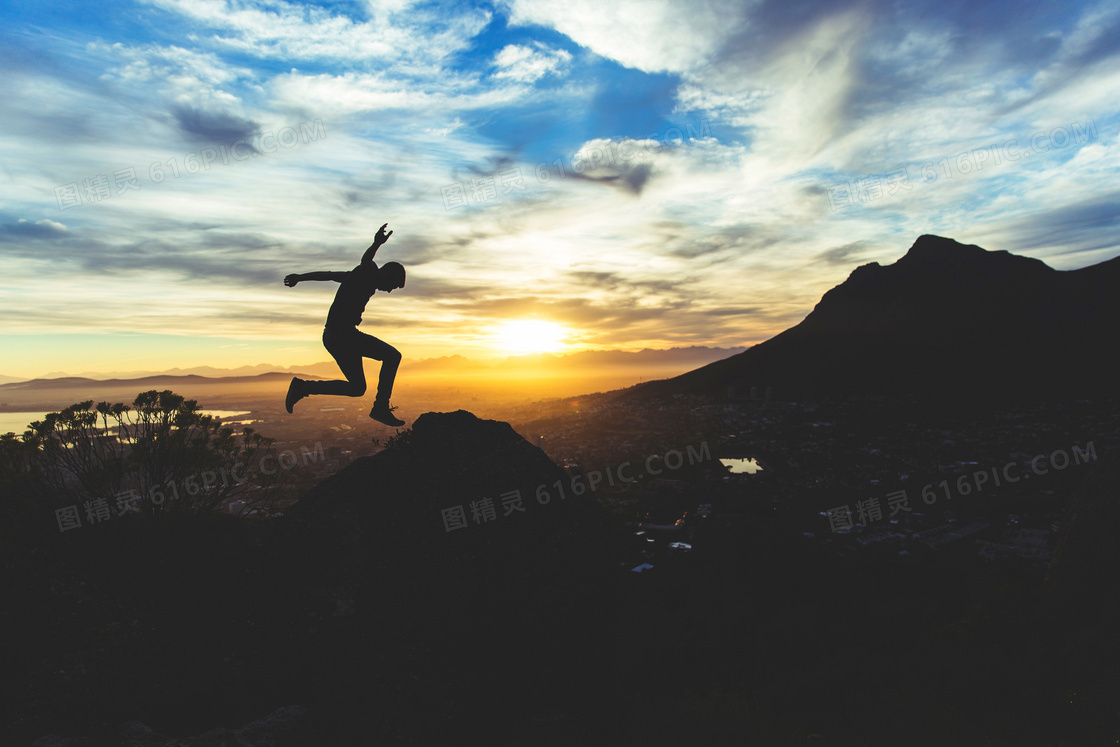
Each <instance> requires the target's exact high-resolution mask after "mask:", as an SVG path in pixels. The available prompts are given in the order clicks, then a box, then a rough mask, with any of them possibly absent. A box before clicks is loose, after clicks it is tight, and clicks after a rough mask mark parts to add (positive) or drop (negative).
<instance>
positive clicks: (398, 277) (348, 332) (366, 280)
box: [284, 223, 404, 425]
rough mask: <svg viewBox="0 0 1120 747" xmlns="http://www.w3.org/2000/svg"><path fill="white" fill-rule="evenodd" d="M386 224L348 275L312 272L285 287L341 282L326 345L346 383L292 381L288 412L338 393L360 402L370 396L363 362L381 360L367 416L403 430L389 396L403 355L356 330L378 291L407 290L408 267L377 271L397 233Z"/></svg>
mask: <svg viewBox="0 0 1120 747" xmlns="http://www.w3.org/2000/svg"><path fill="white" fill-rule="evenodd" d="M388 225H389V224H388V223H386V224H385V225H384V226H382V227H381V228H380V229H378V231H377V236H375V237H374V239H373V243H372V244H370V247H369V249H366V253H365V254H363V255H362V262H361V264H359V265H358V266H357V267H355V268H354V269H353V270H350V272H308V273H305V274H303V275H288V276H287V277H286V278H284V285H286V286H288V287H289V288H291V287H294V286H295V284H296V283H298V282H300V281H301V280H334V281H335V282H337V283H341V285H339V287H338V292H337V293H335V295H334V303H332V304H331V309H330V311H329V312H327V324H326V326H325V327H324V329H323V346H324V347H326V349H327V352H328V353H330V354H331V357H333V358H334V360H335V362H336V363H337V364H338V367H339V369H340V370H341V371H342V375H343V376H345V377H346V380H345V381H338V380H335V381H306V380H304V379H300V378H295V377H293V378H292V383H291V384H290V385H289V386H288V396H287V398H286V399H285V400H284V407H286V408H287V410H288V412H291V411H292V406H293V405H295V403H296V402H299V401H300V400H301V399H303V398H304V397H306V396H308V395H311V394H338V395H342V396H345V397H361V396H362V395H363V394H365V393H366V373H365V370H364V368H363V364H362V358H363V357H365V358H373V359H374V360H377V361H381V375H380V376H379V377H378V379H377V398H376V399H375V400H374V402H373V409H372V410H370V411H369V416H370V417H371V418H373V419H374V420H376V421H378V422H379V423H384V424H385V425H404V421H403V420H401V419H399V418H397V417H396V416H395V415H393V410H395V409H397V408H395V407H390V406H389V396H390V395H391V394H392V393H393V380H394V379H395V378H396V375H397V366H399V365H400V363H401V354H400V353H399V352H397V349H396V348H394V347H393V346H392V345H390V344H389V343H387V342H383V341H382V340H379V339H377V338H376V337H373V336H371V335H367V334H365V333H363V332H359V331H358V325H359V324H361V323H362V312H364V311H365V310H366V304H367V303H369V299H370V298H372V297H373V294H374V293H376V292H377V291H385V292H386V293H392V292H393V290H395V289H396V288H403V287H404V267H402V266H401V265H400V264H398V263H397V262H386V263H385V264H384V265H382V266H381V267H378V266H377V265H376V264H375V263H374V261H373V255H375V254H377V250H378V249H380V248H381V245H382V244H384V243H385V242H386V241H388V240H389V237H390V236H392V235H393V232H392V231H390V232H389V233H385V228H386V226H388Z"/></svg>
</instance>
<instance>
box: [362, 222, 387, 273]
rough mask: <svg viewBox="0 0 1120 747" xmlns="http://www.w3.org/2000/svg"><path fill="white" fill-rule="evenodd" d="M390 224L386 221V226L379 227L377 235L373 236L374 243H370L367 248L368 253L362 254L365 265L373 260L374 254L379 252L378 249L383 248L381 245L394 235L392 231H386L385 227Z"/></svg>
mask: <svg viewBox="0 0 1120 747" xmlns="http://www.w3.org/2000/svg"><path fill="white" fill-rule="evenodd" d="M388 225H389V224H388V223H386V224H385V225H384V226H382V227H381V228H379V229H377V235H376V236H374V237H373V243H372V244H370V245H369V249H366V253H365V254H363V255H362V264H363V265H364V264H368V263H370V262H372V261H373V255H375V254H377V250H378V249H380V248H381V245H382V244H384V243H385V242H386V241H388V240H389V237H390V236H392V235H393V232H392V231H390V232H389V233H385V227H386V226H388Z"/></svg>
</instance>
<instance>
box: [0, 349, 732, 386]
mask: <svg viewBox="0 0 1120 747" xmlns="http://www.w3.org/2000/svg"><path fill="white" fill-rule="evenodd" d="M745 349H746V348H744V347H730V348H718V347H705V346H699V345H696V346H692V347H684V348H669V349H665V350H654V349H652V348H646V349H644V350H640V351H637V352H626V351H622V350H588V351H583V352H579V353H569V354H560V355H552V354H545V353H542V354H536V355H512V356H508V357H506V358H503V359H501V360H500V361H496V362H495V361H478V360H472V359H470V358H465V357H463V356H461V355H450V356H441V357H439V358H422V359H420V360H416V361H409V360H405V362H404V363H403V364H402V365H401V371H402V372H413V373H419V374H432V375H435V374H458V373H464V372H478V373H483V372H487V371H498V370H519V369H526V368H537V367H540V366H549V367H554V368H558V370H567V369H575V368H584V367H589V368H627V367H631V368H650V369H659V368H676V369H678V370H680V369H681V368H686V369H687V368H691V367H693V366H702V365H704V364H706V363H710V362H712V361H714V360H719V359H721V358H726V357H727V356H729V355H733V354H735V353H738V352H741V351H743V350H745ZM271 373H282V374H284V375H285V376H289V377H290V376H292V375H294V374H311V375H315V376H323V377H328V378H335V377H337V376H338V366H337V365H335V363H334V361H330V360H325V361H321V362H319V363H312V364H307V365H296V366H276V365H272V364H268V363H260V364H257V365H255V366H240V367H238V368H214V367H213V366H195V367H193V368H172V369H168V370H166V371H127V372H112V373H98V372H85V373H81V374H76V375H75V374H71V373H66V372H63V371H55V372H52V373H49V374H45V375H43V376H39V377H36V378H35V379H21V378H18V377H14V376H3V375H0V385H4V384H16V383H30V382H32V381H54V382H60V381H62V380H64V379H65V380H69V381H70V383H71V385H72V384H73V383H74V382H76V381H79V380H93V381H106V382H109V381H126V380H128V381H135V380H141V379H144V380H147V379H152V378H158V377H178V378H179V379H182V377H189V376H195V377H206V378H209V379H218V378H222V379H225V378H239V379H247V378H250V377H256V376H261V375H264V374H271ZM47 386H50V385H49V384H48V385H47Z"/></svg>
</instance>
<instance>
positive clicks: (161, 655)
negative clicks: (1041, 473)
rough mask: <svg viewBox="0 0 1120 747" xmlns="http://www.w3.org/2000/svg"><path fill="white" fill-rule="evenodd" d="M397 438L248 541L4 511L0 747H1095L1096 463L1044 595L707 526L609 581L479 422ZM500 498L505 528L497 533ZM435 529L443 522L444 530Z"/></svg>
mask: <svg viewBox="0 0 1120 747" xmlns="http://www.w3.org/2000/svg"><path fill="white" fill-rule="evenodd" d="M401 434H402V435H401V436H400V437H398V439H396V440H394V441H393V443H392V444H391V446H390V448H388V449H386V450H385V451H383V452H381V453H379V454H377V455H375V456H372V457H368V458H365V459H361V460H358V461H357V462H355V463H353V464H352V465H351V466H350V467H348V468H347V469H345V470H344V471H342V472H341V473H339V474H338V475H336V476H335V477H333V478H331V479H329V480H327V481H325V482H323V483H322V484H320V485H319V486H318V487H317V488H315V489H314V490H313V492H312V493H311V494H309V495H307V496H306V497H305V498H304V499H303V501H302V502H301V503H300V504H299V505H298V506H297V507H296V508H295V509H294V510H292V511H291V512H290V513H289V514H288V515H287V516H285V517H283V518H282V519H280V520H276V521H268V522H252V521H244V520H238V519H235V518H233V517H231V516H214V515H208V516H201V517H194V518H189V520H182V519H179V520H176V521H164V522H161V521H148V522H145V521H131V522H130V521H125V520H122V521H119V522H117V521H116V520H115V519H114V520H113V521H111V522H108V523H106V524H105V525H99V526H87V527H83V528H82V529H80V530H76V531H72V532H66V533H65V534H59V533H57V532H54V533H53V534H52V533H49V532H48V533H40V534H38V535H37V534H36V533H35V532H34V531H33V529H34V526H32V525H28V526H23V525H17V524H16V519H18V518H19V517H18V516H15V515H13V514H14V512H9V515H8V516H6V517H5V518H6V519H8V521H6V522H5V523H3V524H0V588H3V589H4V591H5V604H4V605H3V606H2V607H0V625H2V626H3V629H4V630H5V631H6V632H7V633H8V635H7V636H6V638H5V644H6V645H5V648H4V649H3V655H4V660H3V661H4V665H5V677H4V678H3V679H2V680H0V744H4V745H7V744H13V745H27V744H31V743H32V742H33V740H37V739H38V738H42V740H41V741H39V743H38V744H37V745H36V747H95V746H96V747H100V745H113V746H114V747H121V746H125V747H132V746H134V745H135V746H138V745H144V746H145V747H157V746H158V747H219V746H220V745H238V746H239V747H241V746H243V745H255V746H257V747H265V746H266V745H267V746H268V747H307V746H311V745H330V746H331V747H334V746H336V745H459V744H465V745H474V744H487V745H495V746H496V747H497V746H500V747H522V746H523V745H533V746H534V747H536V746H538V745H541V746H547V745H565V746H567V745H573V744H579V745H585V744H586V745H620V744H640V745H670V744H703V745H708V744H711V745H740V744H749V745H754V744H758V745H775V747H798V746H802V745H806V744H812V745H829V746H832V747H861V746H866V745H880V744H884V745H886V744H891V745H893V744H900V743H904V744H907V745H915V746H919V747H940V745H946V744H982V745H992V746H993V747H994V746H995V745H1017V746H1018V745H1021V746H1023V747H1036V746H1037V747H1052V745H1056V744H1108V743H1111V742H1112V741H1114V740H1115V737H1116V732H1115V723H1116V721H1115V704H1116V703H1117V702H1120V687H1118V685H1117V679H1116V677H1115V672H1116V662H1117V656H1118V652H1117V650H1116V646H1115V645H1114V644H1112V643H1109V641H1112V640H1113V639H1114V637H1115V636H1113V635H1112V631H1114V629H1115V621H1116V615H1115V604H1114V603H1112V602H1109V601H1108V600H1109V599H1112V598H1113V597H1114V596H1115V595H1111V596H1107V598H1106V597H1104V596H1102V594H1101V593H1099V592H1103V593H1104V594H1106V595H1107V594H1110V593H1111V587H1109V586H1107V585H1104V586H1097V585H1096V584H1094V582H1093V579H1094V578H1095V577H1096V576H1097V575H1100V574H1101V571H1100V568H1099V567H1097V566H1098V565H1099V564H1100V563H1102V562H1108V561H1111V560H1113V559H1114V558H1112V555H1113V554H1114V553H1109V552H1107V551H1101V550H1100V546H1101V542H1104V543H1105V544H1108V537H1107V536H1106V535H1105V534H1104V532H1107V531H1108V530H1107V527H1108V523H1107V521H1102V520H1107V519H1109V518H1112V517H1114V515H1115V510H1114V509H1115V505H1114V504H1115V501H1114V500H1111V497H1112V496H1114V494H1115V491H1113V490H1110V488H1109V485H1110V484H1113V483H1114V482H1115V480H1114V479H1113V478H1115V477H1116V474H1117V472H1116V463H1115V460H1114V458H1112V457H1106V456H1105V455H1104V454H1103V453H1102V462H1101V466H1105V465H1108V466H1107V468H1106V469H1105V470H1103V471H1102V472H1100V473H1099V478H1098V479H1095V480H1094V481H1093V482H1092V483H1087V485H1088V486H1089V488H1090V492H1088V493H1085V496H1086V497H1085V500H1083V501H1082V502H1080V503H1075V506H1077V507H1078V508H1077V509H1076V510H1077V511H1078V512H1079V513H1080V515H1081V516H1083V517H1084V518H1085V519H1087V520H1088V521H1089V524H1088V525H1086V523H1085V521H1084V520H1082V519H1078V518H1076V517H1075V518H1074V519H1073V520H1072V521H1071V522H1070V532H1069V537H1070V543H1069V544H1068V546H1067V547H1066V548H1065V550H1064V551H1063V552H1062V554H1061V557H1060V558H1059V562H1058V564H1057V566H1056V569H1057V570H1058V571H1063V572H1064V573H1065V574H1066V575H1065V576H1064V577H1059V578H1058V580H1057V581H1056V585H1055V586H1054V587H1053V588H1054V592H1053V593H1051V594H1049V595H1048V594H1046V593H1044V587H1043V584H1042V579H1041V571H1035V570H1033V569H1030V568H1024V567H1022V566H1020V565H1015V564H1002V563H991V564H988V563H985V562H983V561H981V560H980V559H979V557H977V556H976V555H975V553H972V552H963V553H958V554H949V555H944V554H941V553H938V552H932V551H929V552H923V551H917V550H918V548H916V547H915V548H913V549H915V550H916V551H915V552H914V553H913V554H911V555H907V556H903V555H899V554H896V553H895V552H894V550H893V548H890V549H885V550H883V551H882V552H871V553H867V554H864V553H857V554H851V555H847V554H843V553H840V554H834V553H832V552H829V551H828V550H827V549H826V547H824V546H821V545H819V544H818V543H814V542H809V541H807V538H806V537H804V536H803V534H802V532H801V528H802V527H803V522H802V521H801V520H800V519H799V518H797V516H795V515H792V514H791V515H788V516H786V517H783V516H782V515H781V513H780V512H777V511H774V510H773V509H770V510H754V511H742V510H739V511H736V510H732V508H733V507H732V506H730V505H728V510H726V511H724V510H717V512H716V513H715V514H713V516H711V517H710V518H708V519H704V520H703V522H702V523H701V524H700V525H699V527H698V528H697V531H696V533H695V535H694V538H693V539H692V542H693V543H694V546H693V550H692V551H691V552H688V553H684V554H681V555H666V556H660V557H658V558H656V559H654V560H653V561H652V562H653V564H654V565H655V568H654V570H653V571H647V572H643V573H631V572H630V571H629V570H628V568H629V567H632V566H633V563H631V564H630V565H620V564H619V563H618V560H619V559H620V558H625V557H626V556H627V555H628V552H629V551H628V550H626V549H625V548H624V547H623V546H621V544H620V543H619V542H618V540H619V539H620V538H619V537H618V536H617V535H616V534H615V531H616V530H615V528H614V525H613V524H612V522H611V521H610V520H609V519H608V517H606V516H605V515H604V514H603V513H602V511H601V510H600V509H599V507H598V505H597V504H596V503H595V502H593V501H592V500H590V499H589V498H588V496H587V495H584V496H579V497H577V496H574V495H573V494H572V492H571V490H566V491H565V495H566V497H564V498H560V497H559V495H560V489H559V488H563V487H564V486H565V478H564V473H563V471H562V470H560V469H559V468H558V467H556V466H555V465H554V464H552V463H551V462H550V461H549V460H548V459H547V457H546V456H545V455H544V454H543V453H542V452H541V451H540V450H539V449H538V448H536V447H535V446H533V445H532V444H530V443H528V442H527V441H525V439H523V438H521V437H519V436H517V434H516V433H515V432H514V431H513V430H512V429H511V428H510V426H509V425H507V424H505V423H500V422H494V421H484V420H479V419H478V418H476V417H474V416H473V415H471V414H469V413H466V412H462V411H460V412H455V413H443V414H439V413H428V414H425V415H424V416H422V417H420V418H419V419H418V420H417V421H416V422H415V425H414V427H413V428H412V429H411V430H410V431H402V432H401ZM1113 456H1114V453H1113ZM1096 468H1097V465H1096V464H1094V465H1093V466H1092V467H1089V468H1087V469H1094V470H1095V469H1096ZM812 479H813V476H812V475H809V476H807V480H812ZM557 480H559V481H560V486H559V488H558V487H557V485H556V481H557ZM682 480H683V475H682ZM805 484H807V483H797V482H793V483H791V484H790V490H803V489H804V487H805ZM721 485H722V486H724V487H722V488H721V487H719V486H721ZM695 487H696V489H697V490H698V491H699V492H702V493H704V494H705V495H706V496H708V497H710V496H711V495H712V494H713V493H715V494H716V495H715V498H714V499H713V501H714V503H715V504H717V505H721V503H726V504H730V503H731V502H730V501H729V500H726V499H727V498H728V497H729V496H731V495H738V496H739V497H740V498H743V497H744V496H742V495H741V493H742V488H741V486H740V487H736V486H735V485H734V484H733V483H730V482H727V483H725V482H724V481H722V480H719V479H718V478H717V479H716V480H715V481H714V483H713V482H698V483H697V484H696V485H695ZM516 491H519V492H520V496H521V505H522V506H523V507H524V508H525V510H524V511H523V512H522V511H516V510H514V509H512V508H509V515H506V513H507V510H506V508H505V507H503V496H505V497H506V498H509V497H512V495H513V494H514V493H515V492H516ZM717 491H718V492H717ZM546 493H547V496H546ZM538 496H539V498H538ZM546 497H547V500H546ZM5 498H6V499H7V498H9V496H7V495H6V496H5ZM485 499H492V500H493V507H494V514H493V517H492V518H490V514H489V511H488V509H489V506H488V504H486V503H484V502H482V501H485ZM1110 501H1111V502H1110ZM472 502H475V506H474V508H476V509H478V513H477V516H476V515H475V512H474V511H473V510H472V508H471V505H470V504H471V503H472ZM456 506H462V507H463V509H464V516H465V520H466V524H465V526H463V527H462V528H458V529H452V530H451V531H447V529H448V527H447V526H445V523H444V511H445V510H446V509H454V508H455V507H456ZM763 508H764V509H765V508H766V506H764V507H763ZM39 513H43V512H40V511H39V510H38V509H35V510H34V511H32V512H31V514H29V515H30V516H32V517H34V516H36V515H38V514H39ZM45 513H46V514H47V517H48V518H47V519H46V520H45V521H43V522H40V524H42V523H47V522H49V521H50V519H51V518H53V517H50V513H49V510H48V511H46V512H45ZM32 524H33V525H34V522H32ZM631 538H633V537H631ZM639 541H641V542H643V543H644V540H639ZM616 548H621V549H616ZM927 549H928V548H927ZM1062 559H1065V560H1066V561H1068V562H1065V563H1064V564H1063V562H1062ZM1071 577H1072V578H1077V579H1079V582H1078V583H1077V584H1072V585H1070V584H1067V583H1066V582H1065V581H1064V580H1063V578H1066V579H1068V578H1071ZM1106 578H1108V579H1111V578H1113V576H1111V575H1108V576H1106ZM1070 604H1077V605H1078V607H1079V609H1084V610H1085V611H1086V614H1070V613H1069V612H1068V609H1069V605H1070ZM53 735H61V736H53Z"/></svg>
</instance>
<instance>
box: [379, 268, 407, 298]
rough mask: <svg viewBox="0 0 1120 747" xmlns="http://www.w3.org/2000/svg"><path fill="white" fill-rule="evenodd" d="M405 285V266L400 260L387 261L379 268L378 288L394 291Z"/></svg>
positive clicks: (387, 291) (389, 291) (388, 291)
mask: <svg viewBox="0 0 1120 747" xmlns="http://www.w3.org/2000/svg"><path fill="white" fill-rule="evenodd" d="M403 287H404V267H403V266H402V265H401V263H400V262H386V263H385V264H383V265H381V266H380V267H378V268H377V290H379V291H385V292H386V293H392V292H393V291H394V290H395V289H397V288H403Z"/></svg>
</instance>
